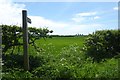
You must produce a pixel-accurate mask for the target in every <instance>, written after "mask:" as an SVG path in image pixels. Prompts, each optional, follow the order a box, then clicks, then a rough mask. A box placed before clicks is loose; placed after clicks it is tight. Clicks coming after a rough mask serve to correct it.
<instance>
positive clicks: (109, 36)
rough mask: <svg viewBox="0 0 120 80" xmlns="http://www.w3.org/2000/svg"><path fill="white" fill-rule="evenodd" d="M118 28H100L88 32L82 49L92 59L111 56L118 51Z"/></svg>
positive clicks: (119, 42) (119, 37) (119, 40)
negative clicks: (90, 32)
mask: <svg viewBox="0 0 120 80" xmlns="http://www.w3.org/2000/svg"><path fill="white" fill-rule="evenodd" d="M119 48H120V30H102V31H96V32H95V33H93V34H90V35H89V36H88V38H87V39H86V42H85V46H84V48H83V49H84V51H85V52H86V54H87V55H88V56H91V57H93V59H94V60H97V61H101V60H102V59H104V58H112V57H114V56H116V55H118V54H119V53H120V49H119Z"/></svg>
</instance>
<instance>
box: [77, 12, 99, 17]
mask: <svg viewBox="0 0 120 80" xmlns="http://www.w3.org/2000/svg"><path fill="white" fill-rule="evenodd" d="M96 14H97V12H84V13H78V14H76V16H81V17H87V16H94V15H96Z"/></svg>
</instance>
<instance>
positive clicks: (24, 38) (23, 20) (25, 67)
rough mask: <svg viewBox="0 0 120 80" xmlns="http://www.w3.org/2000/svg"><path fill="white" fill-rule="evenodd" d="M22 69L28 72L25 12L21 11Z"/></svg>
mask: <svg viewBox="0 0 120 80" xmlns="http://www.w3.org/2000/svg"><path fill="white" fill-rule="evenodd" d="M22 26H23V52H24V69H25V70H27V71H28V70H29V55H28V28H27V11H26V10H23V11H22Z"/></svg>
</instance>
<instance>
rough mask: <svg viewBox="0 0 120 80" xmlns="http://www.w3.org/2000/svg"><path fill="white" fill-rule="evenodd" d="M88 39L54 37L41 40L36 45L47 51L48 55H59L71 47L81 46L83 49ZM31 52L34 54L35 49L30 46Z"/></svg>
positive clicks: (82, 37)
mask: <svg viewBox="0 0 120 80" xmlns="http://www.w3.org/2000/svg"><path fill="white" fill-rule="evenodd" d="M85 39H86V37H84V36H81V37H52V38H46V39H43V38H41V39H40V40H37V41H36V45H37V46H38V47H40V48H41V49H43V50H45V51H46V53H51V54H54V55H56V54H59V53H60V52H61V51H62V49H63V48H67V47H69V46H71V45H76V46H79V48H80V49H81V48H82V47H83V45H84V42H85ZM29 50H30V52H31V51H32V53H33V52H34V48H33V47H31V46H30V48H29Z"/></svg>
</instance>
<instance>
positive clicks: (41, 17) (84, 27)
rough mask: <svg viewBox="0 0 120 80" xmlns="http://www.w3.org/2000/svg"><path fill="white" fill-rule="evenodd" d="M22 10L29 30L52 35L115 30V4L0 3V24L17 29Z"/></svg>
mask: <svg viewBox="0 0 120 80" xmlns="http://www.w3.org/2000/svg"><path fill="white" fill-rule="evenodd" d="M111 1H112V0H111ZM22 10H27V13H28V17H29V18H30V19H31V21H32V24H29V23H28V26H29V27H36V28H46V27H47V28H48V29H49V30H53V33H52V34H54V35H75V34H85V35H87V34H90V33H93V32H95V31H96V30H105V29H118V2H94V1H93V2H39V1H36V2H35V1H31V2H29V1H26V2H20V1H19V0H18V1H12V0H0V16H1V18H0V24H7V25H18V26H21V25H22Z"/></svg>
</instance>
